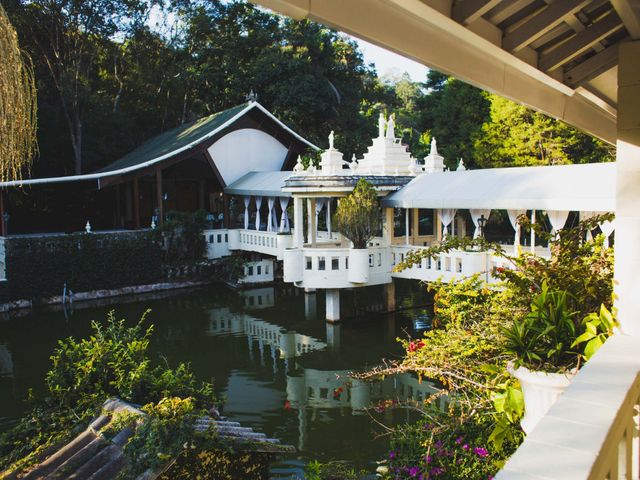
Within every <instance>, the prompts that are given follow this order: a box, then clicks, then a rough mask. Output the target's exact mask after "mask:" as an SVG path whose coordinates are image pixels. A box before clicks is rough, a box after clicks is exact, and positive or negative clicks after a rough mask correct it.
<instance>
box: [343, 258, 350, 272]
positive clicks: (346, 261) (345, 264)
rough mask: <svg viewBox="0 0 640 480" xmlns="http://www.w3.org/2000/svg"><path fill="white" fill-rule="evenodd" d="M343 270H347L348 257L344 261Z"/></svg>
mask: <svg viewBox="0 0 640 480" xmlns="http://www.w3.org/2000/svg"><path fill="white" fill-rule="evenodd" d="M344 268H345V270H349V257H345V259H344Z"/></svg>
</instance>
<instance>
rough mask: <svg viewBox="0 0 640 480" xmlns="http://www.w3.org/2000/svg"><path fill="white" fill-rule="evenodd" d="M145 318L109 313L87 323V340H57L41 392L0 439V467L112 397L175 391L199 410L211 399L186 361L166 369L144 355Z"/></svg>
mask: <svg viewBox="0 0 640 480" xmlns="http://www.w3.org/2000/svg"><path fill="white" fill-rule="evenodd" d="M145 317H146V314H145V315H144V316H143V317H142V319H141V320H140V322H138V323H137V324H136V325H135V326H133V327H127V326H126V324H125V321H124V320H116V318H115V314H114V313H113V312H111V313H110V314H109V316H108V318H107V322H106V324H105V325H101V324H99V323H98V322H93V323H92V328H93V335H91V336H90V337H89V338H88V339H82V340H76V339H75V338H73V337H69V338H67V339H66V340H61V341H60V342H59V346H58V348H57V349H56V350H55V351H54V353H53V355H52V357H51V361H52V366H51V369H50V370H49V372H48V373H47V375H46V380H45V384H46V388H47V393H46V396H45V397H44V398H42V399H40V400H35V399H32V403H33V408H32V409H31V411H30V412H29V413H28V414H27V415H26V416H25V417H24V418H23V419H22V420H21V421H20V423H19V424H18V425H17V426H16V427H14V428H13V429H12V430H11V431H9V432H8V433H6V434H4V435H3V436H2V438H1V440H0V451H1V452H2V460H1V464H2V466H3V467H6V466H7V465H10V464H12V463H14V462H17V461H20V463H19V464H18V465H20V464H24V463H28V462H29V461H32V460H33V458H34V455H35V454H36V453H37V452H38V451H40V450H42V449H43V448H45V447H47V446H49V445H52V444H54V443H56V442H57V441H59V440H62V439H65V438H68V437H69V436H70V434H71V433H72V432H73V431H74V428H75V426H76V425H86V424H87V423H88V422H89V420H90V419H91V418H93V417H94V416H96V415H97V414H98V413H99V412H100V410H101V406H102V404H103V402H104V401H105V400H106V399H108V398H111V397H118V398H120V399H122V400H124V401H126V402H131V403H139V404H145V403H147V402H154V403H157V402H160V401H161V400H162V399H163V398H165V397H176V396H177V397H182V398H191V399H192V400H190V402H192V403H189V404H183V406H185V408H186V406H190V405H193V406H194V408H199V409H202V408H206V407H209V406H211V405H212V404H213V403H214V402H215V399H214V396H213V388H212V386H211V385H210V384H208V383H198V382H197V381H196V379H195V377H194V376H193V374H192V373H191V371H190V369H189V367H188V366H187V365H185V364H180V365H178V367H177V368H175V369H171V368H168V367H166V366H160V365H154V364H153V363H152V361H151V359H150V358H149V355H148V347H149V341H150V338H151V334H152V327H147V328H146V329H145V328H144V327H143V323H144V322H145ZM163 406H164V404H163V405H161V406H158V407H157V408H158V409H159V410H154V412H156V413H157V412H161V411H162V408H163Z"/></svg>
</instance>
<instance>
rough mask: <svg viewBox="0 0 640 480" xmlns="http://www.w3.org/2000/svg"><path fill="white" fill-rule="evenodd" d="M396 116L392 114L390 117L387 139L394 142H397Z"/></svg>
mask: <svg viewBox="0 0 640 480" xmlns="http://www.w3.org/2000/svg"><path fill="white" fill-rule="evenodd" d="M394 117H395V115H394V114H393V113H392V114H391V115H390V116H389V121H388V122H387V138H390V139H392V140H395V138H396V132H395V130H396V122H395V118H394Z"/></svg>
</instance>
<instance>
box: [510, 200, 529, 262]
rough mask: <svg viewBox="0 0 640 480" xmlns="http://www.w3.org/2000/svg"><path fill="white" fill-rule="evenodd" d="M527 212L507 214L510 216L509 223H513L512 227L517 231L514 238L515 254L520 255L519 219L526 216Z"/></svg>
mask: <svg viewBox="0 0 640 480" xmlns="http://www.w3.org/2000/svg"><path fill="white" fill-rule="evenodd" d="M525 213H526V210H507V214H508V215H509V221H510V222H511V226H512V227H513V229H514V230H515V234H514V236H513V254H514V255H518V247H519V246H520V224H519V223H518V217H519V216H520V215H524V214H525Z"/></svg>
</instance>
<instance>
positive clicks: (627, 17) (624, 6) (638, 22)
mask: <svg viewBox="0 0 640 480" xmlns="http://www.w3.org/2000/svg"><path fill="white" fill-rule="evenodd" d="M611 5H613V8H615V9H616V12H618V15H620V18H622V21H623V23H624V26H625V28H626V29H627V32H629V35H630V36H631V39H632V40H638V39H640V2H638V1H635V0H611Z"/></svg>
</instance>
